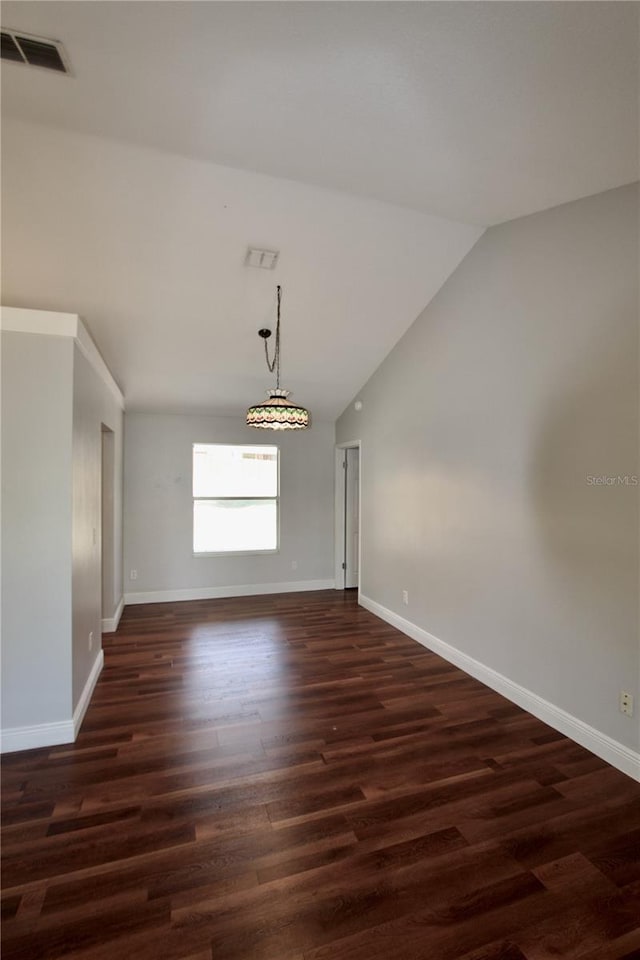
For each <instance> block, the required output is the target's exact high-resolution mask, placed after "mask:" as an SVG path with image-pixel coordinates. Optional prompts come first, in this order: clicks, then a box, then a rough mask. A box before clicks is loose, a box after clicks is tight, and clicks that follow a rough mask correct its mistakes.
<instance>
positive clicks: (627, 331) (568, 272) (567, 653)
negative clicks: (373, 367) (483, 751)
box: [337, 186, 640, 749]
mask: <svg viewBox="0 0 640 960" xmlns="http://www.w3.org/2000/svg"><path fill="white" fill-rule="evenodd" d="M359 398H360V399H361V400H362V401H363V409H362V411H361V412H360V413H357V412H356V411H355V410H354V408H353V404H351V405H350V407H349V408H348V409H347V411H345V413H344V414H343V415H342V417H341V418H340V419H339V421H338V424H337V440H338V441H347V440H352V439H361V440H362V484H363V486H362V573H361V576H362V580H361V584H362V592H363V593H364V594H365V595H366V596H368V597H370V598H371V599H373V600H375V601H377V602H378V603H380V604H382V605H383V606H385V607H387V608H388V609H390V610H392V611H394V612H395V613H398V614H400V615H402V616H404V617H406V618H407V619H408V620H410V621H412V622H413V623H415V624H417V625H418V626H420V627H422V628H423V629H425V630H428V631H429V632H430V633H432V634H434V635H435V636H436V637H438V638H439V639H440V640H443V641H445V642H447V643H449V644H451V645H453V646H454V647H456V648H458V649H459V650H460V651H462V652H463V653H466V654H467V655H469V656H471V657H474V658H475V659H477V660H479V661H480V662H482V663H483V664H485V665H487V666H489V667H492V668H493V669H494V670H497V671H498V672H500V673H502V674H504V675H506V676H507V677H509V678H510V679H511V680H513V681H515V682H516V683H519V684H521V685H522V686H524V687H526V688H528V689H529V690H531V691H533V692H534V693H537V694H538V695H539V696H541V697H543V698H545V699H546V700H548V701H550V702H551V703H553V704H555V705H557V706H559V707H561V708H563V709H564V710H566V711H568V712H569V713H571V714H573V715H574V716H576V717H578V718H580V719H582V720H583V721H585V722H586V723H588V724H590V725H592V726H593V727H595V728H596V729H597V730H600V731H602V732H604V733H606V734H608V735H609V736H611V737H613V738H614V739H615V740H618V741H619V742H621V743H623V744H625V745H627V746H631V747H635V748H636V749H637V747H638V721H637V716H636V717H634V718H633V719H628V718H626V717H624V716H623V715H622V714H621V713H620V712H619V710H618V693H619V690H620V689H621V688H624V689H626V690H630V691H631V692H632V693H633V694H634V695H635V696H636V703H638V692H639V691H638V674H639V641H638V607H637V592H638V487H633V486H625V485H617V484H616V485H606V484H603V485H595V484H594V485H591V484H590V483H589V482H588V477H589V476H604V475H609V476H617V475H637V474H638V473H640V470H639V465H638V190H637V186H630V187H625V188H621V189H618V190H613V191H610V192H607V193H604V194H600V195H598V196H595V197H591V198H588V199H585V200H581V201H578V202H576V203H571V204H567V205H564V206H561V207H557V208H554V209H552V210H549V211H546V212H543V213H540V214H536V215H534V216H530V217H526V218H522V219H520V220H516V221H513V222H510V223H506V224H502V225H500V226H497V227H494V228H492V229H490V230H489V231H488V232H487V233H486V234H485V235H484V236H483V237H482V238H481V240H479V242H478V243H477V245H476V246H475V247H474V249H473V250H472V251H471V253H470V254H469V255H468V256H467V258H466V259H465V260H464V261H463V263H462V264H461V266H460V267H459V268H458V270H457V271H456V272H455V273H454V274H453V276H452V277H451V278H450V279H449V281H448V282H447V283H446V284H445V286H444V287H443V288H442V290H441V291H440V293H439V294H438V295H437V297H436V298H435V299H434V301H432V303H431V304H430V305H429V306H428V308H427V309H426V310H425V311H424V313H423V314H422V315H421V316H420V317H419V319H418V320H417V321H416V323H415V324H414V325H413V327H411V329H410V330H409V331H408V333H407V334H406V335H405V336H404V337H403V339H402V340H401V341H400V342H399V343H398V345H397V346H396V348H395V349H394V350H393V351H392V353H391V354H390V355H389V357H388V358H387V359H386V360H385V361H384V363H383V364H382V365H381V366H380V368H379V369H378V370H377V372H376V373H375V374H374V376H373V377H372V378H371V379H370V380H369V382H368V383H367V384H366V386H365V387H364V389H363V390H362V391H361V393H360V394H359ZM403 589H408V590H409V605H408V606H404V605H403V604H402V602H401V591H402V590H403ZM639 706H640V704H639Z"/></svg>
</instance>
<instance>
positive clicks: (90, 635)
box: [89, 630, 93, 650]
mask: <svg viewBox="0 0 640 960" xmlns="http://www.w3.org/2000/svg"><path fill="white" fill-rule="evenodd" d="M89 650H93V630H92V631H91V633H90V634H89Z"/></svg>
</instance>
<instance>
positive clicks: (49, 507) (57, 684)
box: [1, 330, 73, 731]
mask: <svg viewBox="0 0 640 960" xmlns="http://www.w3.org/2000/svg"><path fill="white" fill-rule="evenodd" d="M1 336H2V729H3V731H4V730H6V729H8V728H15V727H25V726H31V725H38V724H42V723H57V722H62V721H66V720H68V719H69V717H70V715H71V644H70V637H71V603H70V596H71V496H70V492H71V404H72V389H73V343H72V341H71V340H70V339H67V338H62V337H60V338H58V337H42V336H36V335H33V334H24V333H14V332H9V331H5V330H3V331H2V335H1Z"/></svg>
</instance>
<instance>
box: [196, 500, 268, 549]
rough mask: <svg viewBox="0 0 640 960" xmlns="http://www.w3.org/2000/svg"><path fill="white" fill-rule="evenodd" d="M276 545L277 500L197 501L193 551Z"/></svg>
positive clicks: (256, 547)
mask: <svg viewBox="0 0 640 960" xmlns="http://www.w3.org/2000/svg"><path fill="white" fill-rule="evenodd" d="M277 547H278V510H277V501H276V500H194V502H193V551H194V553H222V552H224V551H227V550H276V549H277Z"/></svg>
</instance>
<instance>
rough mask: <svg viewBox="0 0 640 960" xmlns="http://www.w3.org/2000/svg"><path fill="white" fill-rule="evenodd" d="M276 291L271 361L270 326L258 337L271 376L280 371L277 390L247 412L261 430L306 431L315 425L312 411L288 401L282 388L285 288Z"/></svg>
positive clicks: (250, 423) (248, 420)
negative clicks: (281, 328)
mask: <svg viewBox="0 0 640 960" xmlns="http://www.w3.org/2000/svg"><path fill="white" fill-rule="evenodd" d="M276 291H277V304H278V307H277V322H276V341H275V350H274V353H273V360H269V347H268V345H267V340H268V339H269V337H270V336H271V330H269V329H268V328H266V327H263V329H262V330H258V336H260V337H262V339H263V340H264V354H265V357H266V360H267V367H268V369H269V373H273V372H274V370H275V372H276V388H275V390H268V391H267V397H268V399H267V400H263V401H262V403H256V405H255V406H253V407H249V409H248V410H247V425H248V426H249V427H257V428H259V429H261V430H306V429H307V427H308V426H309V424H310V422H311V416H310V414H309V411H308V410H306V409H305V408H304V407H299V406H298V404H297V403H292V402H291V400H289V399H288V397H289V391H288V390H281V389H280V303H281V300H282V287H280V286H278V287H277V288H276Z"/></svg>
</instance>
